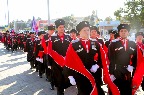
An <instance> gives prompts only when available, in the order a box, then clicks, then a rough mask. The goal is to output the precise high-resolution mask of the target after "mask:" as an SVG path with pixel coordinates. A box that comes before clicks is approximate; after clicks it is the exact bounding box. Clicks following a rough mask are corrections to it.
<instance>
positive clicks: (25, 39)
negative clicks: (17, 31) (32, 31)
mask: <svg viewBox="0 0 144 95" xmlns="http://www.w3.org/2000/svg"><path fill="white" fill-rule="evenodd" d="M27 38H30V35H25V36H24V40H23V44H24V52H26V50H27V49H26V41H27Z"/></svg>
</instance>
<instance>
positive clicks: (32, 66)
mask: <svg viewBox="0 0 144 95" xmlns="http://www.w3.org/2000/svg"><path fill="white" fill-rule="evenodd" d="M30 66H31V68H34V61H33V60H32V61H30Z"/></svg>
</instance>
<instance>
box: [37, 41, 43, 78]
mask: <svg viewBox="0 0 144 95" xmlns="http://www.w3.org/2000/svg"><path fill="white" fill-rule="evenodd" d="M35 44H36V50H35V55H36V58H38V59H41V60H43V54H44V52H43V50H44V49H43V47H42V40H41V39H37V40H36V42H35ZM36 65H37V66H36V69H37V70H38V71H39V76H40V78H42V74H43V73H44V72H45V66H44V62H40V61H36Z"/></svg>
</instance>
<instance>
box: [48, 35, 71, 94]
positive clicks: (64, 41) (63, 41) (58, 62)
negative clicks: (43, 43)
mask: <svg viewBox="0 0 144 95" xmlns="http://www.w3.org/2000/svg"><path fill="white" fill-rule="evenodd" d="M71 40H72V39H71V37H70V36H69V35H65V34H64V35H63V36H59V35H58V34H55V35H53V36H51V38H50V41H49V43H48V46H49V47H48V53H49V55H50V56H51V58H52V62H49V65H50V66H51V70H52V72H53V75H54V76H53V79H54V83H55V86H56V87H57V91H58V93H60V95H63V94H64V89H65V88H67V87H68V86H69V80H68V79H67V82H68V83H65V82H66V80H65V79H64V75H63V73H62V72H63V66H64V58H65V56H66V51H67V48H68V46H69V44H70V42H71ZM50 60H51V59H50ZM67 84H68V85H67ZM58 95H59V94H58Z"/></svg>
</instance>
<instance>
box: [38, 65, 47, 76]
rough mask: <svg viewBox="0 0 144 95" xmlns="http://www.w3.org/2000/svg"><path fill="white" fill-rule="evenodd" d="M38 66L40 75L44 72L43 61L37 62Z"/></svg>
mask: <svg viewBox="0 0 144 95" xmlns="http://www.w3.org/2000/svg"><path fill="white" fill-rule="evenodd" d="M38 68H39V76H42V74H43V73H45V66H44V63H41V62H38Z"/></svg>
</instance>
